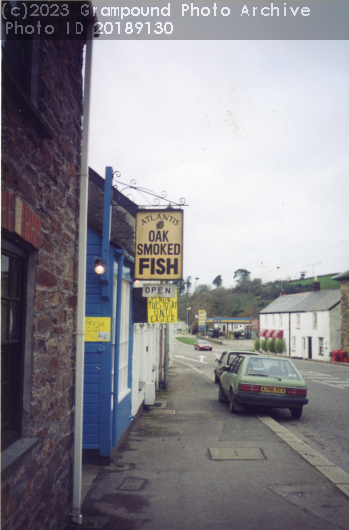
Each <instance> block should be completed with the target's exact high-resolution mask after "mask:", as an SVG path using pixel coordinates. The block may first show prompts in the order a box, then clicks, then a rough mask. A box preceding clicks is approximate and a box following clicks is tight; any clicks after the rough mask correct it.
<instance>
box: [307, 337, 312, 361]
mask: <svg viewBox="0 0 349 530" xmlns="http://www.w3.org/2000/svg"><path fill="white" fill-rule="evenodd" d="M312 357H313V349H312V337H308V359H312Z"/></svg>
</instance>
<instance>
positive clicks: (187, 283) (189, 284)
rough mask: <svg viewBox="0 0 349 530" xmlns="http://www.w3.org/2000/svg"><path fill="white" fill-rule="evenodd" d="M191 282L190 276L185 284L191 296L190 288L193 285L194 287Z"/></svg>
mask: <svg viewBox="0 0 349 530" xmlns="http://www.w3.org/2000/svg"><path fill="white" fill-rule="evenodd" d="M190 280H191V276H188V277H187V279H186V281H185V282H184V283H185V285H186V287H187V294H189V290H190V287H191V285H192V283H191V281H190Z"/></svg>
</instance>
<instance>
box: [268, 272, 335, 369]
mask: <svg viewBox="0 0 349 530" xmlns="http://www.w3.org/2000/svg"><path fill="white" fill-rule="evenodd" d="M319 287H320V284H319V282H314V285H313V289H319ZM259 316H260V330H261V331H260V333H259V335H260V338H263V337H265V338H272V337H274V338H283V339H284V340H285V344H286V354H287V355H290V356H295V357H302V358H303V359H307V358H308V359H322V360H326V361H330V360H331V356H330V352H331V351H333V350H338V349H340V348H341V297H340V291H339V289H336V290H325V291H320V290H313V291H311V292H307V293H300V294H292V295H284V296H280V297H279V298H277V299H276V300H274V302H272V303H271V304H269V305H268V306H267V307H265V308H264V309H263V310H262V311H261V312H260V314H259Z"/></svg>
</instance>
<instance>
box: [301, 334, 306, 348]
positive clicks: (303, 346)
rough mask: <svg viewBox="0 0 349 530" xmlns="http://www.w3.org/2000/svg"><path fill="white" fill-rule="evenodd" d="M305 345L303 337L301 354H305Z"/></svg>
mask: <svg viewBox="0 0 349 530" xmlns="http://www.w3.org/2000/svg"><path fill="white" fill-rule="evenodd" d="M305 344H306V342H305V337H302V350H303V352H305Z"/></svg>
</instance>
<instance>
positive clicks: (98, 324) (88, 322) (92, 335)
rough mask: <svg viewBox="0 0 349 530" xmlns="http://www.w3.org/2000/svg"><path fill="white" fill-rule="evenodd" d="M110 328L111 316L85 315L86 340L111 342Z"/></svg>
mask: <svg viewBox="0 0 349 530" xmlns="http://www.w3.org/2000/svg"><path fill="white" fill-rule="evenodd" d="M110 328H111V318H110V317H85V342H109V341H110Z"/></svg>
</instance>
